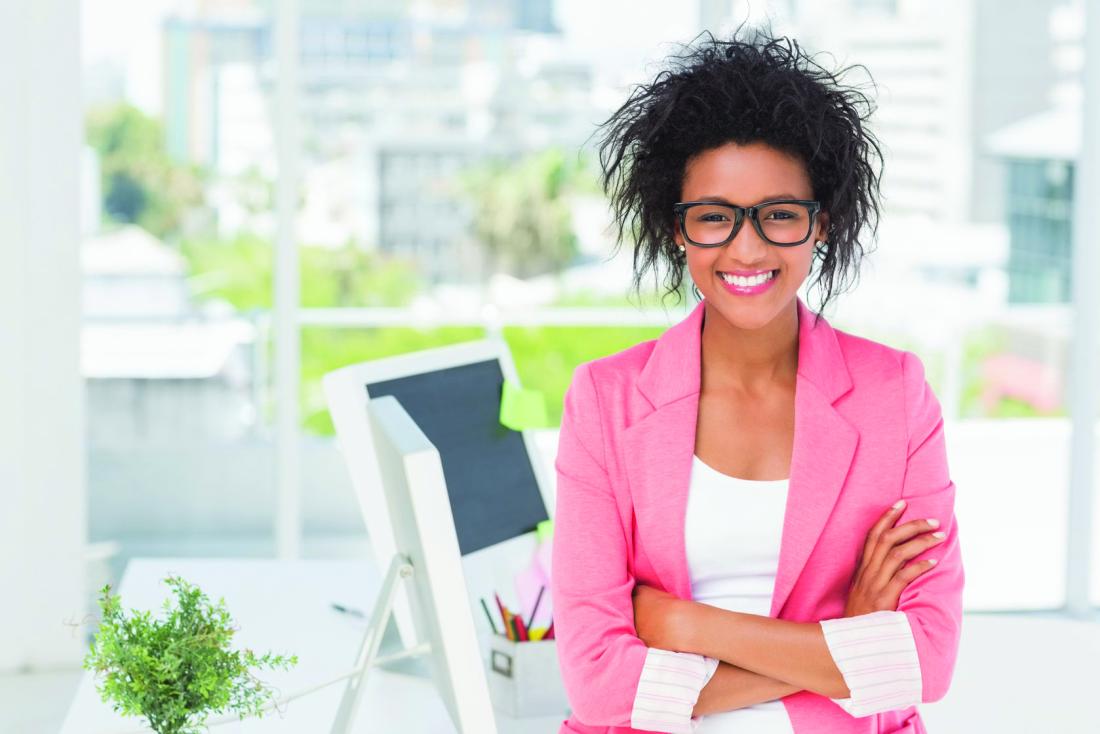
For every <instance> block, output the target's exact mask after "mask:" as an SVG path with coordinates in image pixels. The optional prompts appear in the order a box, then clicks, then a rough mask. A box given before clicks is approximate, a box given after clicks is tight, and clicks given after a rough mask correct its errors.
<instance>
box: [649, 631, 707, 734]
mask: <svg viewBox="0 0 1100 734" xmlns="http://www.w3.org/2000/svg"><path fill="white" fill-rule="evenodd" d="M718 662H719V661H718V659H717V658H710V657H706V656H704V655H697V654H695V653H690V652H673V651H671V650H661V649H659V648H656V647H651V648H649V650H648V652H647V653H646V658H645V664H644V665H643V666H642V675H641V677H640V678H639V680H638V692H637V694H635V696H634V709H633V710H632V711H631V713H630V726H631V727H632V728H634V729H648V730H650V731H662V732H669V733H670V734H692V732H694V731H695V729H696V728H697V727H698V726H699V723H700V722H701V721H702V717H701V716H695V717H693V716H692V715H691V712H692V709H694V708H695V702H696V701H698V700H699V692H700V691H701V690H703V686H705V685H706V684H707V683H708V682H709V681H710V679H711V676H713V675H714V671H715V670H716V669H717V668H718Z"/></svg>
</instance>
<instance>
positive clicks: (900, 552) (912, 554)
mask: <svg viewBox="0 0 1100 734" xmlns="http://www.w3.org/2000/svg"><path fill="white" fill-rule="evenodd" d="M915 522H916V524H920V525H921V529H918V530H917V532H923V529H928V528H929V527H930V526H929V524H928V523H927V522H925V521H923V520H921V521H915ZM911 524H914V523H906V525H911ZM902 527H904V526H899V528H898V529H899V530H900V529H901V528H902ZM944 537H945V535H944V533H942V532H935V533H928V532H925V533H923V534H922V535H918V536H917V537H915V538H913V539H912V540H909V541H907V542H899V543H898V544H897V545H895V546H894V547H893V548H891V549H890V550H889V551H887V552H886V555H885V556H884V557H883V560H882V564H881V565H880V566H879V569H878V574H879V578H880V579H882V581H883V583H884V584H885V583H888V582H889V581H890V580H891V579H892V578H894V576H895V574H897V573H898V570H899V569H900V568H901V566H902V564H904V563H905V562H906V561H908V560H910V559H912V558H916V557H917V556H919V555H920V554H921V553H924V552H925V551H926V550H928V549H929V548H931V547H932V546H934V545H936V544H937V543H940V542H942V541H943V539H944ZM910 565H914V564H910ZM907 568H908V566H907Z"/></svg>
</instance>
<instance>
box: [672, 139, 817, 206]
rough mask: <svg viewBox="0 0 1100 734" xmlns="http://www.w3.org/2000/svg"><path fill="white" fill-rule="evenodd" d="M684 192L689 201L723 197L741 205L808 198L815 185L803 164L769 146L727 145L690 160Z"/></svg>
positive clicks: (686, 169)
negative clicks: (776, 199) (772, 199)
mask: <svg viewBox="0 0 1100 734" xmlns="http://www.w3.org/2000/svg"><path fill="white" fill-rule="evenodd" d="M683 190H684V194H685V197H686V198H700V197H703V198H705V197H720V198H722V199H726V200H728V201H731V202H732V203H739V204H740V203H744V202H745V201H747V202H749V203H752V202H756V201H762V200H764V199H771V198H808V197H809V196H810V191H811V183H810V179H809V176H808V175H807V173H806V169H805V166H803V164H802V162H801V161H800V160H799V159H798V158H796V157H794V156H792V155H790V154H788V153H785V152H783V151H780V150H778V149H776V148H773V147H772V146H770V145H767V144H766V143H750V144H748V145H739V144H736V143H727V144H725V145H721V146H719V147H717V148H710V149H708V150H704V151H702V152H700V153H698V154H696V155H695V156H693V157H692V158H691V159H689V160H688V162H687V165H686V166H685V167H684V179H683ZM689 192H690V194H691V196H690V197H688V196H687V195H688V193H689ZM742 200H744V201H742Z"/></svg>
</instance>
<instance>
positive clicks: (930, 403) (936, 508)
mask: <svg viewBox="0 0 1100 734" xmlns="http://www.w3.org/2000/svg"><path fill="white" fill-rule="evenodd" d="M902 376H903V383H904V390H905V406H906V417H907V421H908V426H909V434H908V435H909V444H908V460H907V463H906V468H905V479H904V481H903V483H902V492H901V496H902V497H903V498H904V499H905V501H906V506H905V509H904V510H903V511H902V514H901V516H900V517H899V518H898V521H897V524H900V523H904V522H909V521H910V520H916V519H921V518H928V517H934V518H936V519H937V520H939V521H940V526H939V530H942V531H943V532H944V533H946V537H945V538H944V539H943V540H942V541H940V542H939V543H937V544H936V545H933V546H932V547H931V548H929V549H928V550H926V551H924V552H923V553H921V554H920V555H919V556H916V557H915V558H913V559H912V560H910V561H909V562H910V563H915V562H918V561H920V560H923V559H924V558H934V559H936V565H934V566H932V567H931V568H930V569H928V570H926V571H925V572H924V573H922V574H920V575H919V576H917V577H916V578H915V579H913V581H911V582H910V583H909V584H908V585H907V586H906V587H905V588H904V589H903V590H902V592H901V596H900V598H899V599H898V609H897V610H898V611H899V612H904V613H905V616H906V617H908V618H909V625H910V628H911V629H912V633H913V639H914V641H915V642H916V648H917V657H918V659H919V661H920V672H921V681H922V684H921V685H922V692H921V702H922V703H932V702H934V701H939V700H940V699H942V698H943V697H944V696H945V695H946V694H947V690H948V688H949V687H950V685H951V678H952V675H953V674H954V670H955V661H956V658H957V656H958V651H959V638H960V635H961V633H962V616H963V615H962V597H963V584H964V581H965V574H964V572H963V561H962V550H961V548H960V545H959V528H958V522H957V520H956V518H955V483H954V482H953V481H952V480H951V477H950V473H949V471H948V466H947V447H946V443H945V441H944V432H943V414H942V411H941V409H940V403H939V401H938V400H937V399H936V396H935V394H934V393H933V392H932V388H931V387H929V385H928V382H927V380H926V379H925V373H924V365H923V364H922V362H921V360H920V358H919V357H918V356H917V355H916V354H914V353H912V352H909V351H903V353H902Z"/></svg>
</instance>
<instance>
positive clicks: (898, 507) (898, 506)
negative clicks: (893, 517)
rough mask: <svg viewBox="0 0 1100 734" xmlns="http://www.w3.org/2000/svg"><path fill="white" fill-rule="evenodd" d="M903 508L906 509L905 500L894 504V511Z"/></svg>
mask: <svg viewBox="0 0 1100 734" xmlns="http://www.w3.org/2000/svg"><path fill="white" fill-rule="evenodd" d="M903 507H905V500H898V501H897V502H895V503H894V509H895V510H900V509H901V508H903Z"/></svg>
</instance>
